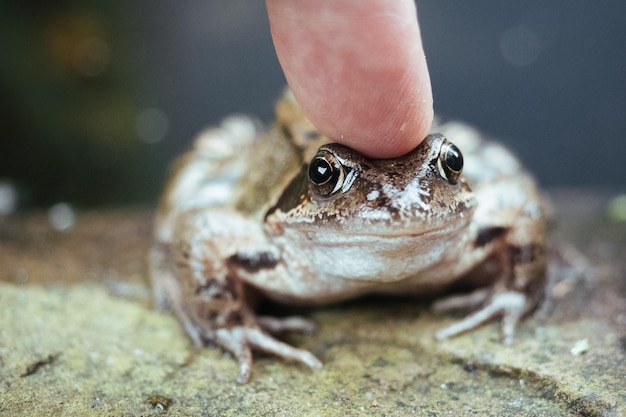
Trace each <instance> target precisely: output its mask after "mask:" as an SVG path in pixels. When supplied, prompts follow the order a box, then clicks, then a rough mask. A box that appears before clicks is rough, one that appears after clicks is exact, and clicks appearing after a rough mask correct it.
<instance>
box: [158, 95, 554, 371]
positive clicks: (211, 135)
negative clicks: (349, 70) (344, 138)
mask: <svg viewBox="0 0 626 417" xmlns="http://www.w3.org/2000/svg"><path fill="white" fill-rule="evenodd" d="M275 114H276V116H275V122H274V123H273V124H272V125H271V126H270V127H269V128H268V129H267V130H263V128H262V127H261V126H260V124H259V123H258V122H257V121H255V120H254V119H253V118H250V117H248V116H243V115H235V116H231V117H229V118H227V119H225V120H224V121H223V122H222V123H221V124H220V125H218V126H216V127H213V128H209V129H208V130H206V131H205V132H203V133H201V134H200V135H199V136H198V138H197V139H196V140H195V142H194V145H193V148H192V149H191V150H190V151H188V152H187V153H185V154H183V155H182V156H181V157H179V159H178V160H177V161H176V162H175V163H174V165H173V169H172V172H171V175H170V178H169V181H168V182H167V185H166V187H165V191H164V193H163V196H162V197H161V200H160V202H159V206H158V208H157V212H156V215H155V227H154V244H153V247H152V249H151V251H150V255H149V264H150V274H151V280H152V285H153V289H154V298H155V304H156V305H157V307H158V308H170V309H173V310H174V312H175V313H176V315H177V316H178V318H179V319H180V321H181V323H182V325H183V327H184V328H185V330H186V332H187V333H188V335H189V337H190V338H191V340H192V341H193V344H194V345H195V346H197V347H204V346H208V345H212V346H218V347H220V348H222V349H224V350H225V351H227V352H230V353H231V354H232V355H233V356H234V358H235V359H236V360H237V362H238V364H239V373H238V376H237V381H238V382H240V383H245V382H247V381H249V379H250V377H251V373H252V366H253V352H254V351H263V352H265V353H269V354H272V355H276V356H278V357H280V358H283V359H285V360H288V361H296V362H300V363H302V364H304V365H306V366H308V367H309V368H311V369H312V370H313V371H317V370H319V369H321V368H322V362H321V361H320V360H319V359H318V358H317V357H316V356H315V355H313V354H312V353H311V352H309V351H307V350H305V349H300V348H297V347H294V346H291V345H289V344H287V343H285V342H283V341H281V340H280V339H279V334H280V333H282V332H285V331H302V332H307V333H310V332H312V331H313V329H314V324H313V323H312V322H311V321H310V320H308V319H305V318H303V317H300V316H286V317H274V316H263V315H260V314H257V313H256V311H255V309H256V306H257V301H258V300H259V299H265V298H267V299H271V300H273V301H274V302H276V303H279V304H286V305H307V306H310V305H324V304H328V303H335V302H340V301H343V300H348V299H352V298H356V297H361V296H365V295H369V294H382V295H384V296H403V297H407V296H415V297H419V298H423V297H424V296H429V295H431V296H432V297H434V298H435V301H434V302H433V304H432V309H433V310H434V311H435V312H438V313H441V312H449V311H453V310H459V309H460V310H465V311H467V315H466V316H465V317H463V318H461V319H460V320H459V321H457V322H455V323H453V324H451V325H449V326H447V327H444V328H442V329H441V330H439V331H438V332H437V333H436V334H435V337H436V339H439V340H444V339H448V338H451V337H454V336H458V335H460V334H462V333H465V332H470V331H473V330H475V329H477V328H478V327H480V326H482V325H483V324H485V323H488V322H490V321H492V320H496V319H499V320H500V334H501V339H502V341H503V343H511V342H512V340H513V338H514V335H515V332H516V328H517V325H518V323H519V322H520V321H521V320H522V318H523V317H525V316H527V315H529V314H530V313H531V312H532V311H533V310H534V309H535V308H536V306H537V305H538V303H539V302H540V300H541V299H542V296H543V294H544V291H545V283H546V263H547V261H546V258H547V256H546V252H547V239H546V223H547V220H546V218H547V208H546V204H545V203H544V198H543V197H542V194H541V192H540V190H539V188H538V186H537V185H536V182H535V180H534V179H533V177H532V176H531V175H530V174H529V173H528V172H527V170H525V168H524V167H523V166H522V164H521V163H520V162H519V160H518V159H517V158H516V157H515V156H514V155H513V154H512V152H510V151H509V150H508V149H507V148H506V147H505V146H504V145H502V144H500V143H499V142H497V141H493V140H490V139H489V138H487V137H485V135H483V134H482V133H480V132H479V131H478V130H476V129H474V128H472V127H471V126H469V125H466V124H464V123H462V122H456V121H448V122H441V121H440V120H439V119H437V120H435V122H434V123H433V127H432V129H431V133H430V134H429V135H428V136H427V137H426V138H425V139H424V140H423V141H422V142H421V143H420V144H419V145H418V146H417V147H416V148H415V149H413V150H412V151H411V152H409V153H407V154H405V155H403V156H400V157H397V158H391V159H375V158H369V157H366V156H364V155H362V154H360V153H359V152H357V151H355V150H353V149H351V148H348V147H346V146H344V145H341V144H338V143H333V142H332V141H331V140H330V138H328V137H325V136H324V135H323V134H322V133H320V132H319V131H318V130H317V129H316V128H315V127H314V126H313V125H312V123H311V122H310V121H309V120H308V119H307V118H306V116H305V115H304V113H303V111H302V109H301V108H300V107H299V106H298V103H297V101H296V100H295V98H294V96H293V94H292V93H291V92H290V91H289V90H287V91H286V92H285V93H284V94H283V96H282V98H281V99H280V100H279V101H278V104H277V106H276V112H275ZM452 140H453V141H454V142H453V141H452Z"/></svg>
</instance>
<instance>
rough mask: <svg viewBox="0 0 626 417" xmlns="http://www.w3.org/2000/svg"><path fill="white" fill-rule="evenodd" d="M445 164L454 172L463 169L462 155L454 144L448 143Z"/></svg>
mask: <svg viewBox="0 0 626 417" xmlns="http://www.w3.org/2000/svg"><path fill="white" fill-rule="evenodd" d="M446 165H447V166H448V167H449V168H450V169H451V170H452V171H454V172H460V171H461V170H462V169H463V155H462V154H461V151H460V150H459V148H457V147H456V145H450V146H449V147H448V151H447V152H446Z"/></svg>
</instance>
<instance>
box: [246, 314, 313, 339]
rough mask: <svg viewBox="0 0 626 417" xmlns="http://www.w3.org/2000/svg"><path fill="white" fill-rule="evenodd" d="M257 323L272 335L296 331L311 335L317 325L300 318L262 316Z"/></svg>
mask: <svg viewBox="0 0 626 417" xmlns="http://www.w3.org/2000/svg"><path fill="white" fill-rule="evenodd" d="M257 323H258V324H259V326H261V328H262V329H263V330H265V331H267V332H269V333H272V334H277V333H282V332H291V331H296V332H302V333H304V334H307V335H310V334H313V332H314V331H315V323H314V322H313V321H312V320H308V319H305V318H304V317H299V316H291V317H284V318H277V317H270V316H261V317H257Z"/></svg>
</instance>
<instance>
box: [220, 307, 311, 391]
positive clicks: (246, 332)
mask: <svg viewBox="0 0 626 417" xmlns="http://www.w3.org/2000/svg"><path fill="white" fill-rule="evenodd" d="M276 320H277V319H276ZM215 342H216V343H217V344H218V345H220V346H222V347H223V348H224V349H226V350H228V351H229V352H231V353H232V354H233V355H234V356H235V358H236V359H237V361H238V362H239V375H238V376H237V382H238V383H240V384H243V383H246V382H248V381H249V380H250V374H251V372H252V349H255V350H261V351H264V352H267V353H271V354H273V355H276V356H279V357H281V358H283V359H286V360H291V361H299V362H302V363H303V364H305V365H307V366H308V367H309V368H311V369H312V370H313V371H318V370H320V369H322V362H320V360H319V359H317V358H316V357H315V356H314V355H313V354H312V353H310V352H308V351H306V350H302V349H296V348H294V347H292V346H289V345H288V344H286V343H283V342H280V341H278V340H276V339H274V338H273V337H271V336H269V335H267V334H266V333H264V332H263V331H262V330H260V329H257V328H254V327H245V326H235V327H231V328H222V329H217V330H216V331H215Z"/></svg>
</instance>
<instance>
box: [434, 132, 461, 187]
mask: <svg viewBox="0 0 626 417" xmlns="http://www.w3.org/2000/svg"><path fill="white" fill-rule="evenodd" d="M437 167H438V168H439V174H441V176H442V177H443V178H445V179H447V180H448V181H450V183H452V184H456V182H457V181H458V180H459V177H460V176H461V171H463V154H462V153H461V151H460V150H459V148H457V146H456V145H455V144H453V143H450V142H448V141H445V142H444V143H443V145H441V150H440V151H439V159H438V160H437Z"/></svg>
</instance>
